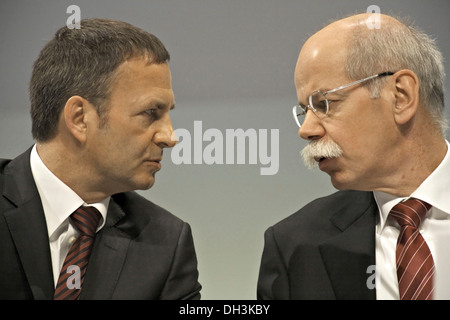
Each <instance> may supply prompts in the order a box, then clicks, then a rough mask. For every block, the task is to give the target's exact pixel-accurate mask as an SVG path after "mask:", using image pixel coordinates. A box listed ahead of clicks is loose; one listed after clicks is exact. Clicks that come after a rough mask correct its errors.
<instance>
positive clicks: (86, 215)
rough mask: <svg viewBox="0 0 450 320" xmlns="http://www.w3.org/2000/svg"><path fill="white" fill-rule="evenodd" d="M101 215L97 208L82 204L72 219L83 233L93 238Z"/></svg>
mask: <svg viewBox="0 0 450 320" xmlns="http://www.w3.org/2000/svg"><path fill="white" fill-rule="evenodd" d="M101 217H102V216H101V214H100V212H99V211H98V210H97V209H96V208H94V207H83V206H81V207H79V208H78V209H77V210H76V211H75V212H74V213H72V215H71V216H70V219H71V220H72V222H73V224H74V225H75V227H76V228H77V229H78V231H79V232H80V233H81V234H83V235H85V236H88V237H92V238H93V237H94V236H95V233H96V231H97V227H98V223H99V222H100V218H101Z"/></svg>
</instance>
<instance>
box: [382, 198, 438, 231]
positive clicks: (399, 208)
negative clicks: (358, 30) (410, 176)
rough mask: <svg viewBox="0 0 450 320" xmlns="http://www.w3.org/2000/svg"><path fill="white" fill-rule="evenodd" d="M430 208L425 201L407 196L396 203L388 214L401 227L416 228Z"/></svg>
mask: <svg viewBox="0 0 450 320" xmlns="http://www.w3.org/2000/svg"><path fill="white" fill-rule="evenodd" d="M430 208H431V205H429V204H428V203H426V202H425V201H422V200H419V199H415V198H409V199H408V200H406V201H402V202H400V203H398V204H396V205H395V206H394V208H392V210H391V212H390V215H391V217H393V218H394V219H395V220H396V221H397V222H398V224H399V225H400V226H401V227H407V226H411V227H413V228H418V227H419V225H420V224H421V222H422V220H423V219H424V218H425V215H426V214H427V212H428V210H430Z"/></svg>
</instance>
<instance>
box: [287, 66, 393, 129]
mask: <svg viewBox="0 0 450 320" xmlns="http://www.w3.org/2000/svg"><path fill="white" fill-rule="evenodd" d="M393 74H394V72H382V73H378V74H375V75H373V76H370V77H367V78H364V79H361V80H358V81H355V82H352V83H349V84H346V85H343V86H340V87H338V88H336V89H333V90H329V91H325V92H322V91H320V90H317V91H314V92H313V93H311V94H310V95H309V97H308V102H309V105H307V106H305V105H302V104H297V105H295V106H294V107H293V108H292V114H293V116H294V120H295V122H296V123H297V125H298V127H299V128H300V127H301V126H302V124H303V122H304V120H305V117H306V112H307V111H308V108H309V109H311V110H312V111H313V112H314V114H316V115H317V116H318V117H319V119H323V118H324V117H325V116H326V115H327V114H328V110H329V107H330V102H329V101H328V99H327V97H326V96H327V94H329V93H334V92H336V91H339V90H342V89H345V88H348V87H350V86H354V85H356V84H358V83H362V82H365V81H369V80H372V79H375V78H378V77H385V76H392V75H393Z"/></svg>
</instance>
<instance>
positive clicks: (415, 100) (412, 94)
mask: <svg viewBox="0 0 450 320" xmlns="http://www.w3.org/2000/svg"><path fill="white" fill-rule="evenodd" d="M393 77H394V79H393V80H394V84H395V87H394V90H395V91H394V95H395V106H394V110H393V111H394V119H395V122H396V123H397V124H398V125H405V124H408V123H409V121H410V120H411V119H412V118H413V117H414V116H415V115H416V113H417V109H418V107H419V78H418V77H417V76H416V74H415V73H414V72H412V71H411V70H407V69H404V70H400V71H397V72H396V73H395V74H394V75H393Z"/></svg>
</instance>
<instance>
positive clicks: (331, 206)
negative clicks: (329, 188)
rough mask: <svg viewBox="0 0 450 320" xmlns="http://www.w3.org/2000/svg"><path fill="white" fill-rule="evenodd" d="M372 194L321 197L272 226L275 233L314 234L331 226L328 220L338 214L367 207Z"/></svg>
mask: <svg viewBox="0 0 450 320" xmlns="http://www.w3.org/2000/svg"><path fill="white" fill-rule="evenodd" d="M372 199H373V194H372V192H367V191H355V190H346V191H338V192H335V193H333V194H331V195H328V196H325V197H321V198H318V199H315V200H313V201H311V202H310V203H308V204H306V205H305V206H304V207H303V208H301V209H300V210H298V211H297V212H295V213H293V214H291V215H290V216H288V217H286V218H285V219H283V220H281V221H280V222H278V223H277V224H275V225H274V226H273V229H274V230H275V231H276V232H277V233H284V232H287V233H289V232H290V231H292V232H298V231H300V230H301V231H306V232H307V233H314V232H316V231H318V232H320V231H321V230H324V231H325V230H326V229H327V228H329V227H330V226H331V222H330V218H331V217H332V216H334V215H335V214H337V213H339V212H344V211H349V210H352V209H353V208H364V207H368V206H369V205H370V204H371V203H372Z"/></svg>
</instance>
